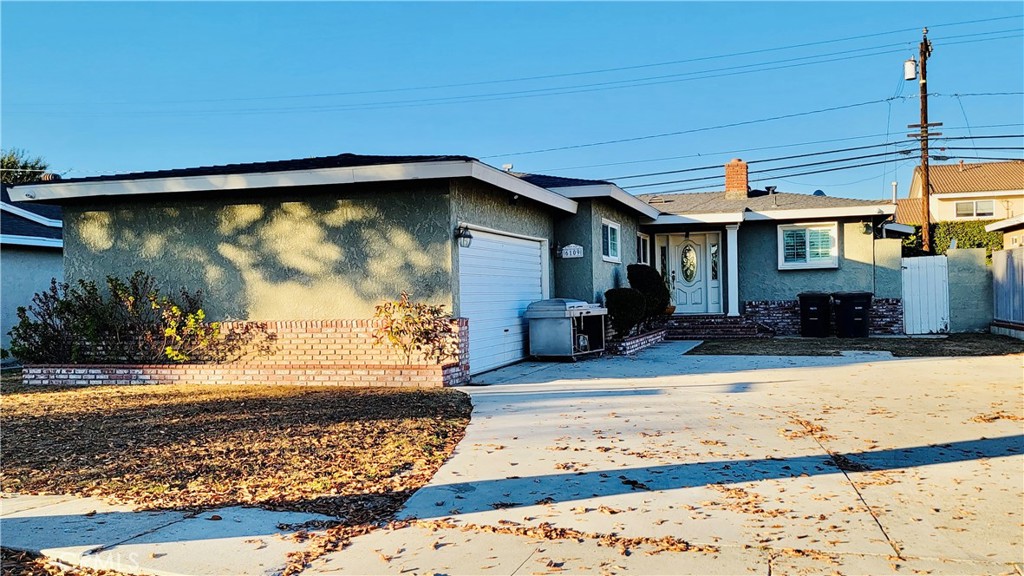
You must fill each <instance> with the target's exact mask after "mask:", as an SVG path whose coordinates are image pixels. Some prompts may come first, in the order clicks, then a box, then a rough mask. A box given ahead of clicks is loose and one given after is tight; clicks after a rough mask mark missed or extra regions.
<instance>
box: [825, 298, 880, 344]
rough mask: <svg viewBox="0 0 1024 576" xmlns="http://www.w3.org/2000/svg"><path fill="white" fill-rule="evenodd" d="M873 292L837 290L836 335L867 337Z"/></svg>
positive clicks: (835, 300) (834, 305) (834, 300)
mask: <svg viewBox="0 0 1024 576" xmlns="http://www.w3.org/2000/svg"><path fill="white" fill-rule="evenodd" d="M871 296H872V295H871V292H835V293H833V294H832V304H833V308H835V315H836V336H839V337H840V338H867V337H868V329H869V328H870V324H871Z"/></svg>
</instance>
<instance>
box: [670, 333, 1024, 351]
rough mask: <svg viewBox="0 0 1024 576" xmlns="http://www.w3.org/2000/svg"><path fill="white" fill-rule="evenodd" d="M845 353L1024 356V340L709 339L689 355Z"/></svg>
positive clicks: (988, 336)
mask: <svg viewBox="0 0 1024 576" xmlns="http://www.w3.org/2000/svg"><path fill="white" fill-rule="evenodd" d="M843 350H859V351H863V352H891V353H892V355H893V356H896V357H915V356H1003V355H1006V354H1022V353H1024V341H1020V340H1016V339H1014V338H1010V337H1008V336H999V335H996V334H949V335H948V336H945V337H935V338H921V337H918V338H910V337H896V338H737V339H732V340H706V341H704V343H703V344H701V345H700V346H698V347H696V348H694V349H693V350H691V351H690V352H689V354H703V355H725V356H745V355H751V356H839V353H840V351H843Z"/></svg>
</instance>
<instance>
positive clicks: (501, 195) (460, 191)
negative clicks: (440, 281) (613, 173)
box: [447, 178, 568, 313]
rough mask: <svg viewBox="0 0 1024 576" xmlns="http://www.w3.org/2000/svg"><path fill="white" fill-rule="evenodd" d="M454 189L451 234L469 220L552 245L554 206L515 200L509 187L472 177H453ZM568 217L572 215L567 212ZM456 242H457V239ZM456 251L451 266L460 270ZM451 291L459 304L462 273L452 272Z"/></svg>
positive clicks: (550, 274) (551, 270)
mask: <svg viewBox="0 0 1024 576" xmlns="http://www.w3.org/2000/svg"><path fill="white" fill-rule="evenodd" d="M451 191H452V192H451V218H450V220H449V221H448V228H447V232H448V235H449V237H450V236H451V233H452V231H453V230H454V229H455V227H456V226H457V225H458V224H459V223H465V224H468V225H470V226H480V227H483V228H490V229H492V230H496V231H500V232H507V233H509V234H518V235H522V236H530V237H533V238H543V239H546V240H548V241H549V244H551V243H550V240H551V238H553V237H554V234H555V232H554V229H555V223H554V222H555V216H554V211H555V209H554V208H549V207H547V206H544V205H542V204H539V203H537V202H534V201H533V200H529V199H526V198H522V197H520V198H518V199H515V200H513V198H512V193H510V192H508V191H507V190H502V189H500V188H498V187H496V186H492V185H490V184H487V183H484V182H480V181H478V180H471V179H468V178H459V179H456V180H452V181H451ZM566 216H568V214H567V213H566ZM452 245H454V241H453V242H452ZM452 252H453V254H451V260H452V268H451V269H452V270H458V269H459V262H458V258H459V254H458V250H453V251H452ZM552 260H553V258H549V259H548V270H547V274H548V286H549V291H551V290H553V289H554V287H555V280H554V278H555V273H554V266H553V265H552V262H551V261H552ZM451 291H452V294H453V295H454V301H455V302H456V303H457V302H458V301H459V278H458V274H452V275H451ZM550 296H553V294H551V295H549V297H550ZM454 310H455V312H456V313H458V312H459V310H458V305H457V304H456V306H455V308H454Z"/></svg>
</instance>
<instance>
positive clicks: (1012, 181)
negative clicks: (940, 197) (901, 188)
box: [914, 161, 1024, 194]
mask: <svg viewBox="0 0 1024 576" xmlns="http://www.w3.org/2000/svg"><path fill="white" fill-rule="evenodd" d="M920 173H921V167H920V166H918V167H917V168H915V169H914V179H915V180H917V179H918V178H919V177H920ZM928 184H929V187H930V189H931V190H932V193H933V194H950V193H960V192H992V191H1002V190H1024V162H1021V161H1013V162H984V163H978V164H962V165H961V164H932V165H930V166H929V168H928Z"/></svg>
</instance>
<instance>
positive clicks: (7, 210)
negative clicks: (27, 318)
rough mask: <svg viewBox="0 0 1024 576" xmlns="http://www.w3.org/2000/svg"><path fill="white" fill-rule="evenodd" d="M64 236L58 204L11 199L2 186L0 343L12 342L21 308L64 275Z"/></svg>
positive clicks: (7, 344) (0, 190) (0, 211)
mask: <svg viewBox="0 0 1024 576" xmlns="http://www.w3.org/2000/svg"><path fill="white" fill-rule="evenodd" d="M61 237H62V223H61V209H60V207H59V206H47V205H44V204H36V203H29V202H12V201H11V198H10V196H9V195H8V191H7V187H6V186H0V333H2V337H0V346H3V347H4V348H7V347H8V346H9V344H10V336H8V334H7V333H8V332H10V330H11V328H12V327H14V326H15V325H16V324H17V323H18V314H17V311H18V307H19V306H28V305H29V303H30V302H31V301H32V296H33V295H34V294H35V293H36V292H42V291H43V290H45V289H46V288H48V287H49V285H50V280H51V279H52V278H56V279H58V280H61V279H62V278H63V277H64V266H63V256H62V248H63V241H62V240H61Z"/></svg>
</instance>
